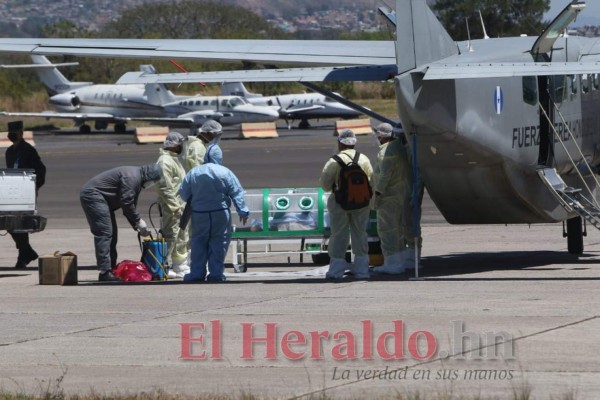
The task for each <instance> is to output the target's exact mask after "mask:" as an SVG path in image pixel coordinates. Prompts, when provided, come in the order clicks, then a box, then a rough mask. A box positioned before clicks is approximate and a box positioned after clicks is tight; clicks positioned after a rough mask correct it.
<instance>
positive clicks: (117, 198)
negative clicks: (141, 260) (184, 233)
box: [79, 164, 161, 281]
mask: <svg viewBox="0 0 600 400" xmlns="http://www.w3.org/2000/svg"><path fill="white" fill-rule="evenodd" d="M160 173H161V171H160V168H159V167H158V165H157V164H147V165H143V166H141V167H116V168H113V169H109V170H108V171H104V172H102V173H101V174H98V175H96V176H95V177H93V178H92V179H90V180H89V181H87V182H86V184H85V185H83V187H82V188H81V192H80V194H79V199H80V201H81V206H82V208H83V211H84V213H85V216H86V218H87V221H88V224H89V225H90V231H91V232H92V234H93V235H94V247H95V250H96V265H97V266H98V270H99V271H100V274H99V275H98V280H99V281H119V280H120V279H119V278H118V277H117V276H115V275H114V274H113V273H112V269H113V268H114V267H115V266H116V264H117V221H116V218H115V210H118V209H119V208H120V209H122V210H123V215H125V217H126V218H127V221H129V223H130V224H131V226H132V227H133V229H135V230H137V231H138V232H139V234H140V235H141V236H143V237H147V236H150V235H151V232H150V230H149V229H148V225H147V224H146V222H145V221H144V220H143V219H142V218H141V217H140V214H139V213H138V211H137V209H136V206H137V201H138V197H139V195H140V192H141V191H142V189H145V188H148V187H150V186H152V185H153V184H154V183H156V182H157V181H159V180H160Z"/></svg>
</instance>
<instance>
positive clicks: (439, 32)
mask: <svg viewBox="0 0 600 400" xmlns="http://www.w3.org/2000/svg"><path fill="white" fill-rule="evenodd" d="M396 21H397V22H396V62H397V64H398V74H403V73H405V72H407V71H410V70H412V69H415V68H419V67H421V66H423V65H425V64H428V63H431V62H433V61H438V60H441V59H444V58H446V57H449V56H452V55H455V54H458V47H457V45H456V43H455V42H454V41H453V40H452V38H451V37H450V35H449V34H448V32H446V30H445V29H444V27H443V26H442V24H441V23H440V21H439V20H438V19H437V17H436V16H435V14H433V12H432V11H431V9H430V8H429V7H428V6H427V4H426V3H425V0H396Z"/></svg>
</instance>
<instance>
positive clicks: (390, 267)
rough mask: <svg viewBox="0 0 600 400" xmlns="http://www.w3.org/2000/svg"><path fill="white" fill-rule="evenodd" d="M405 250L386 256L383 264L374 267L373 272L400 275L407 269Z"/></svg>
mask: <svg viewBox="0 0 600 400" xmlns="http://www.w3.org/2000/svg"><path fill="white" fill-rule="evenodd" d="M402 254H403V252H400V253H394V254H390V255H389V256H384V259H383V265H382V266H380V267H375V268H373V272H375V273H378V274H388V275H398V274H402V273H404V271H405V267H404V264H403V259H402Z"/></svg>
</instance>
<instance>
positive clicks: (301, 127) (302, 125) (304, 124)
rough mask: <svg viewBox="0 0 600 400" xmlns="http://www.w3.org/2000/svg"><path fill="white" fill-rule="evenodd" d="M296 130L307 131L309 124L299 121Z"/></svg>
mask: <svg viewBox="0 0 600 400" xmlns="http://www.w3.org/2000/svg"><path fill="white" fill-rule="evenodd" d="M298 128H300V129H308V128H310V124H309V123H308V121H307V120H305V119H303V120H302V121H300V123H299V124H298Z"/></svg>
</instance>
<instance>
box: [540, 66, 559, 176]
mask: <svg viewBox="0 0 600 400" xmlns="http://www.w3.org/2000/svg"><path fill="white" fill-rule="evenodd" d="M537 84H538V96H539V102H540V110H539V111H538V112H539V116H540V132H539V135H540V136H539V138H540V140H539V143H540V147H539V156H538V164H539V165H544V166H551V165H552V162H553V158H554V141H553V140H552V138H553V130H552V126H553V125H554V105H553V97H554V95H553V93H552V91H553V90H552V88H553V87H554V84H555V82H554V77H550V76H538V77H537ZM542 110H543V111H542ZM546 116H547V117H546Z"/></svg>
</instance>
